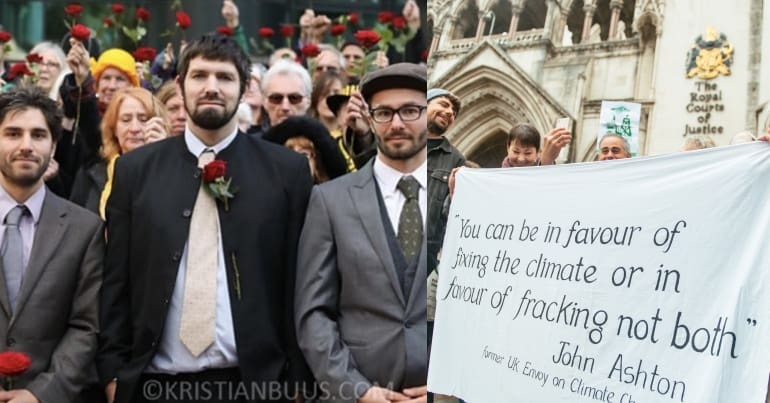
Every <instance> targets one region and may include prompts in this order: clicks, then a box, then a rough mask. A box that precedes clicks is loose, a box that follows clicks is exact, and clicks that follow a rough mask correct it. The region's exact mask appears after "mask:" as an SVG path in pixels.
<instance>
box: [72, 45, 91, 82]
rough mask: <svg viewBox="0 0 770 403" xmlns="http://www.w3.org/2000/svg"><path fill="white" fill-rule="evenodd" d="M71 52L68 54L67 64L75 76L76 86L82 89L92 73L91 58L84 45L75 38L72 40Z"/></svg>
mask: <svg viewBox="0 0 770 403" xmlns="http://www.w3.org/2000/svg"><path fill="white" fill-rule="evenodd" d="M70 46H71V48H70V51H69V53H67V64H68V65H69V66H70V70H72V74H73V75H74V76H75V84H77V86H78V87H80V86H81V85H82V84H83V82H84V81H86V79H87V78H88V74H89V73H90V72H91V70H90V68H89V67H90V65H91V56H90V55H89V54H88V50H87V49H86V47H85V46H83V43H82V42H80V41H79V40H77V39H75V38H70Z"/></svg>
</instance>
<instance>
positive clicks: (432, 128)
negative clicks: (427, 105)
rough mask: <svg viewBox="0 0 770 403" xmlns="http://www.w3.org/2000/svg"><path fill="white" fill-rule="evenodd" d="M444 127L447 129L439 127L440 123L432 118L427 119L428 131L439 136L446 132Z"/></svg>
mask: <svg viewBox="0 0 770 403" xmlns="http://www.w3.org/2000/svg"><path fill="white" fill-rule="evenodd" d="M446 129H447V128H446V127H441V125H439V124H438V123H436V122H435V121H433V120H429V121H428V133H431V134H437V135H439V136H441V135H443V134H444V133H445V132H446Z"/></svg>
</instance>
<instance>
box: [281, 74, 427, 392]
mask: <svg viewBox="0 0 770 403" xmlns="http://www.w3.org/2000/svg"><path fill="white" fill-rule="evenodd" d="M426 76H427V74H426V69H425V67H424V66H419V65H416V64H410V63H398V64H394V65H391V66H389V67H386V68H384V69H381V70H378V71H375V72H373V73H370V74H368V75H366V76H365V77H364V78H363V80H362V81H361V94H362V95H363V97H364V99H365V100H366V102H367V104H368V105H369V117H368V120H369V124H370V126H371V127H372V131H373V132H374V134H375V136H376V141H377V155H376V157H375V158H373V159H372V160H371V161H369V162H368V163H367V164H366V165H364V166H363V167H362V168H361V169H360V170H358V171H357V172H354V173H350V174H348V175H345V176H343V177H341V178H338V179H336V180H333V181H331V182H327V183H324V184H322V185H320V186H316V187H315V188H314V189H313V193H312V195H311V199H310V205H309V208H308V211H307V215H306V218H305V220H306V221H305V225H304V227H303V232H302V236H301V238H300V245H299V256H298V262H297V263H298V264H297V267H298V272H297V282H296V289H295V290H296V294H295V311H294V312H295V321H296V325H297V337H298V340H299V345H300V348H301V349H302V351H303V353H304V354H305V358H306V359H307V362H308V364H309V366H310V368H311V369H312V371H313V374H314V375H315V377H316V379H317V380H318V381H319V383H320V385H321V388H322V390H324V391H326V392H327V394H328V395H329V396H327V397H328V399H327V401H330V402H357V403H370V402H377V403H380V402H390V401H402V400H403V401H406V402H425V401H426V399H427V386H426V383H427V368H428V357H427V349H426V344H427V325H426V298H427V297H426V288H427V287H426V281H425V279H426V276H427V271H426V266H427V265H426V241H425V232H424V228H425V219H426V213H427V180H428V179H427V176H428V175H427V174H428V172H427V118H426V113H425V111H426V109H427V99H426V94H425V89H426V85H427V80H426Z"/></svg>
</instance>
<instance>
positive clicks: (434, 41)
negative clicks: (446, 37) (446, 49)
mask: <svg viewBox="0 0 770 403" xmlns="http://www.w3.org/2000/svg"><path fill="white" fill-rule="evenodd" d="M439 39H441V29H438V28H435V27H434V28H433V39H432V40H431V42H430V50H429V53H430V54H433V53H434V52H436V50H438V41H439Z"/></svg>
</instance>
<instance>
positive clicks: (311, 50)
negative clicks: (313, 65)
mask: <svg viewBox="0 0 770 403" xmlns="http://www.w3.org/2000/svg"><path fill="white" fill-rule="evenodd" d="M300 53H301V54H302V56H305V57H316V56H318V54H319V53H321V49H319V48H318V45H315V44H312V43H309V44H307V45H304V46H302V49H300Z"/></svg>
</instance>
